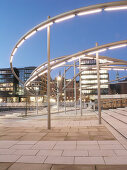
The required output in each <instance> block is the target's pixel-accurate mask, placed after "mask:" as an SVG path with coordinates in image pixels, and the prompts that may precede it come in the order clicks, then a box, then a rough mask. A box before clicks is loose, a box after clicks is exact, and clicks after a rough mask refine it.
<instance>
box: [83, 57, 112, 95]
mask: <svg viewBox="0 0 127 170" xmlns="http://www.w3.org/2000/svg"><path fill="white" fill-rule="evenodd" d="M100 63H104V61H103V60H100ZM92 65H96V60H94V59H81V69H84V68H85V67H86V66H92ZM81 80H82V82H81V84H82V93H83V94H85V95H96V94H97V71H96V70H86V71H83V72H82V73H81ZM108 80H109V74H108V71H107V70H100V83H101V85H100V88H101V94H108V85H106V84H104V83H107V82H108Z"/></svg>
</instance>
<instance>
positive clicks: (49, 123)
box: [47, 16, 51, 129]
mask: <svg viewBox="0 0 127 170" xmlns="http://www.w3.org/2000/svg"><path fill="white" fill-rule="evenodd" d="M49 18H50V16H48V19H49ZM47 56H48V76H47V102H48V129H51V114H50V26H48V27H47Z"/></svg>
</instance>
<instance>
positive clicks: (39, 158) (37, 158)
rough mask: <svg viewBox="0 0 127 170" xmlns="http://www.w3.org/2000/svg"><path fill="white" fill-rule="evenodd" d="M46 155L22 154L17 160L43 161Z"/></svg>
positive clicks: (24, 161)
mask: <svg viewBox="0 0 127 170" xmlns="http://www.w3.org/2000/svg"><path fill="white" fill-rule="evenodd" d="M45 159H46V156H22V157H20V158H19V159H18V160H17V161H16V162H23V163H43V162H44V160H45Z"/></svg>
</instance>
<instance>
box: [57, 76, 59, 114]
mask: <svg viewBox="0 0 127 170" xmlns="http://www.w3.org/2000/svg"><path fill="white" fill-rule="evenodd" d="M57 110H58V112H59V80H58V79H57Z"/></svg>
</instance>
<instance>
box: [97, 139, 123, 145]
mask: <svg viewBox="0 0 127 170" xmlns="http://www.w3.org/2000/svg"><path fill="white" fill-rule="evenodd" d="M98 144H102V145H119V144H120V143H119V142H118V141H117V140H115V141H114V140H109V141H98Z"/></svg>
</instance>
